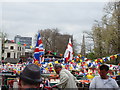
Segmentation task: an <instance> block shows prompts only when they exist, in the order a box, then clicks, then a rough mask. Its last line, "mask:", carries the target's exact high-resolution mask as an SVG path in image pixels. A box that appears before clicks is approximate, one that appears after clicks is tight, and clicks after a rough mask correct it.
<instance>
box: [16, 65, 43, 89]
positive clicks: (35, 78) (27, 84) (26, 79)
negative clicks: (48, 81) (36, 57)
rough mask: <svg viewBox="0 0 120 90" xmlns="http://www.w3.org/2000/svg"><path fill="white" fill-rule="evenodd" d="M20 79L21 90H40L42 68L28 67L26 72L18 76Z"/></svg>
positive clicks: (25, 69)
mask: <svg viewBox="0 0 120 90" xmlns="http://www.w3.org/2000/svg"><path fill="white" fill-rule="evenodd" d="M18 77H19V88H23V89H32V88H34V89H35V88H36V89H39V87H40V83H41V82H42V79H41V73H40V68H39V66H37V65H35V64H29V65H27V66H26V67H25V68H24V70H23V71H22V72H21V73H20V74H18ZM36 89H35V90H36Z"/></svg>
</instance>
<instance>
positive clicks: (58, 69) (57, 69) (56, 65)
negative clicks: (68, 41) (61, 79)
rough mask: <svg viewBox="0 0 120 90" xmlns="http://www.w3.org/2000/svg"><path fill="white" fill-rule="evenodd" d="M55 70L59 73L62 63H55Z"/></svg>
mask: <svg viewBox="0 0 120 90" xmlns="http://www.w3.org/2000/svg"><path fill="white" fill-rule="evenodd" d="M54 70H55V72H56V73H57V74H59V73H60V71H61V70H62V65H61V64H55V65H54Z"/></svg>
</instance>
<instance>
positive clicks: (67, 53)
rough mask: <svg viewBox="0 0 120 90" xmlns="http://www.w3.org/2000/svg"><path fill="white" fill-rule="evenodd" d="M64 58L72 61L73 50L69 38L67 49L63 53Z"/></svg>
mask: <svg viewBox="0 0 120 90" xmlns="http://www.w3.org/2000/svg"><path fill="white" fill-rule="evenodd" d="M64 58H66V59H68V60H72V58H73V48H72V43H71V38H69V43H68V45H67V49H66V51H65V54H64Z"/></svg>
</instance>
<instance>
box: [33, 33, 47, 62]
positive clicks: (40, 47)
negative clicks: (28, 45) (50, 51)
mask: <svg viewBox="0 0 120 90" xmlns="http://www.w3.org/2000/svg"><path fill="white" fill-rule="evenodd" d="M44 51H45V50H44V48H43V44H42V40H41V36H40V33H38V37H37V42H36V46H35V50H34V63H35V62H36V61H38V62H39V63H41V56H42V55H43V54H44Z"/></svg>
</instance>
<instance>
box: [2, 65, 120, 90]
mask: <svg viewBox="0 0 120 90" xmlns="http://www.w3.org/2000/svg"><path fill="white" fill-rule="evenodd" d="M47 66H49V67H51V64H47ZM0 67H1V68H0V69H1V70H0V71H2V72H6V71H14V73H15V74H17V76H18V77H19V80H18V88H21V89H23V88H27V89H31V88H36V89H42V88H44V86H42V87H41V84H43V80H42V76H41V74H42V73H43V72H41V68H40V66H38V65H36V64H32V63H31V64H27V63H22V64H13V65H12V64H9V63H8V64H7V65H1V66H0ZM66 67H67V65H66V66H63V64H58V63H57V64H54V65H52V69H51V70H54V71H55V72H56V74H58V75H59V80H60V82H59V83H57V84H55V85H53V86H49V87H47V89H52V88H59V89H62V90H64V89H71V90H74V89H75V90H77V89H79V88H78V86H77V83H80V82H79V81H78V80H77V78H76V74H78V75H79V74H83V75H84V74H85V72H88V71H89V70H88V69H83V70H81V71H78V72H77V73H76V72H75V71H72V72H70V70H68V69H67V68H66ZM109 68H110V67H109V66H108V65H106V64H101V65H100V66H99V68H97V69H96V70H97V72H98V74H99V76H95V77H94V78H93V77H92V78H93V79H92V78H91V79H92V80H91V83H90V85H89V88H90V89H96V88H108V89H109V88H114V89H119V85H118V84H119V82H118V83H117V82H116V81H117V80H119V78H120V76H118V77H116V80H115V79H113V78H111V76H108V73H109V72H110V70H109ZM46 71H47V70H46ZM48 71H50V70H48ZM90 71H91V72H95V70H93V69H90ZM87 74H88V73H87ZM89 74H92V73H89ZM109 75H110V74H109Z"/></svg>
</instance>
